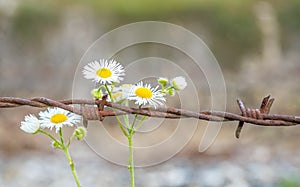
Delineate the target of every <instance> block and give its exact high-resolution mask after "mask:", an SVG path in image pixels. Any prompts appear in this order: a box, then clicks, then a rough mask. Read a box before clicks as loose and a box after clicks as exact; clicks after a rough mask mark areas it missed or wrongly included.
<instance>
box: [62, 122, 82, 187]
mask: <svg viewBox="0 0 300 187" xmlns="http://www.w3.org/2000/svg"><path fill="white" fill-rule="evenodd" d="M59 135H60V140H61V145H62V150H63V151H64V153H65V155H66V158H67V159H68V162H69V165H70V168H71V170H72V174H73V177H74V179H75V182H76V184H77V187H81V184H80V181H79V178H78V175H77V172H76V169H75V165H74V161H73V159H72V157H71V155H70V152H69V148H68V146H66V145H65V144H64V138H63V134H62V128H60V129H59Z"/></svg>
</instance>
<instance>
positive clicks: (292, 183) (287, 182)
mask: <svg viewBox="0 0 300 187" xmlns="http://www.w3.org/2000/svg"><path fill="white" fill-rule="evenodd" d="M279 186H280V187H299V186H300V181H299V179H298V178H297V177H289V178H283V179H281V180H280V181H279Z"/></svg>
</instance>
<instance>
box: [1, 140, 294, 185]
mask: <svg viewBox="0 0 300 187" xmlns="http://www.w3.org/2000/svg"><path fill="white" fill-rule="evenodd" d="M253 148H254V147H253V146H250V147H249V148H245V149H243V150H242V151H239V152H236V153H235V154H234V156H231V157H228V158H227V159H220V158H217V157H213V156H212V157H209V156H204V155H200V154H199V156H198V157H197V158H195V157H194V158H189V157H183V156H176V157H174V158H172V159H170V160H168V161H167V162H165V163H163V164H160V165H157V166H153V167H146V168H137V169H136V185H137V186H142V187H285V186H283V185H284V182H286V183H288V182H289V180H290V181H292V183H291V184H292V185H290V187H296V186H297V185H300V178H299V176H300V169H299V165H296V164H295V160H294V159H293V158H288V157H286V156H285V155H280V154H275V155H274V154H273V155H272V157H271V158H268V154H270V151H271V150H270V149H269V148H268V147H263V146H260V147H259V148H258V149H253ZM253 150H255V151H253ZM72 153H73V157H74V160H75V164H76V167H77V171H78V175H79V177H80V179H81V182H82V185H83V186H84V187H95V186H101V187H106V186H109V187H119V186H120V187H123V186H128V184H129V173H128V171H127V168H125V167H122V166H117V165H114V164H111V163H110V162H108V161H106V160H103V159H102V158H100V157H98V156H96V155H95V154H94V153H93V152H92V151H90V150H89V149H88V148H87V147H86V146H85V145H84V144H80V145H79V144H78V145H76V146H75V149H73V150H72ZM72 153H71V154H72ZM245 155H248V158H247V157H245ZM299 156H300V153H299V154H298V155H293V157H295V158H296V157H299ZM0 158H1V159H0V186H1V187H37V186H48V187H61V186H75V183H74V181H73V178H72V174H71V171H70V169H69V167H68V165H67V162H66V160H65V158H64V157H63V155H62V153H59V154H57V153H49V154H45V153H39V152H24V153H22V154H19V155H15V156H12V157H5V156H2V157H0ZM245 158H247V159H245ZM125 159H126V158H125Z"/></svg>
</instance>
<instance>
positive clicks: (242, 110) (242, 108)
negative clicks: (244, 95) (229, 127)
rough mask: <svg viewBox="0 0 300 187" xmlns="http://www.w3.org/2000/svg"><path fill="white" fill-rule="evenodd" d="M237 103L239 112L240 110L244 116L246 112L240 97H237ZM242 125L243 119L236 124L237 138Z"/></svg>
mask: <svg viewBox="0 0 300 187" xmlns="http://www.w3.org/2000/svg"><path fill="white" fill-rule="evenodd" d="M237 103H238V105H239V107H240V110H241V112H242V116H246V115H247V112H246V107H245V105H244V103H243V101H242V100H241V99H237ZM243 126H244V122H243V121H239V124H238V126H237V128H236V130H235V137H236V138H237V139H239V138H240V134H241V132H242V128H243Z"/></svg>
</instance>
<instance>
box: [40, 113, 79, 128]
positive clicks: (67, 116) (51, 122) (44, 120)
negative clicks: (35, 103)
mask: <svg viewBox="0 0 300 187" xmlns="http://www.w3.org/2000/svg"><path fill="white" fill-rule="evenodd" d="M39 116H40V119H41V120H40V122H41V127H42V128H49V129H50V130H51V129H52V128H53V127H55V128H56V132H58V130H59V129H60V128H62V126H73V125H74V124H75V123H78V122H80V120H81V117H80V116H79V115H77V114H74V113H71V112H69V111H66V110H64V109H61V108H57V107H55V108H48V110H46V111H43V112H40V113H39Z"/></svg>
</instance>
